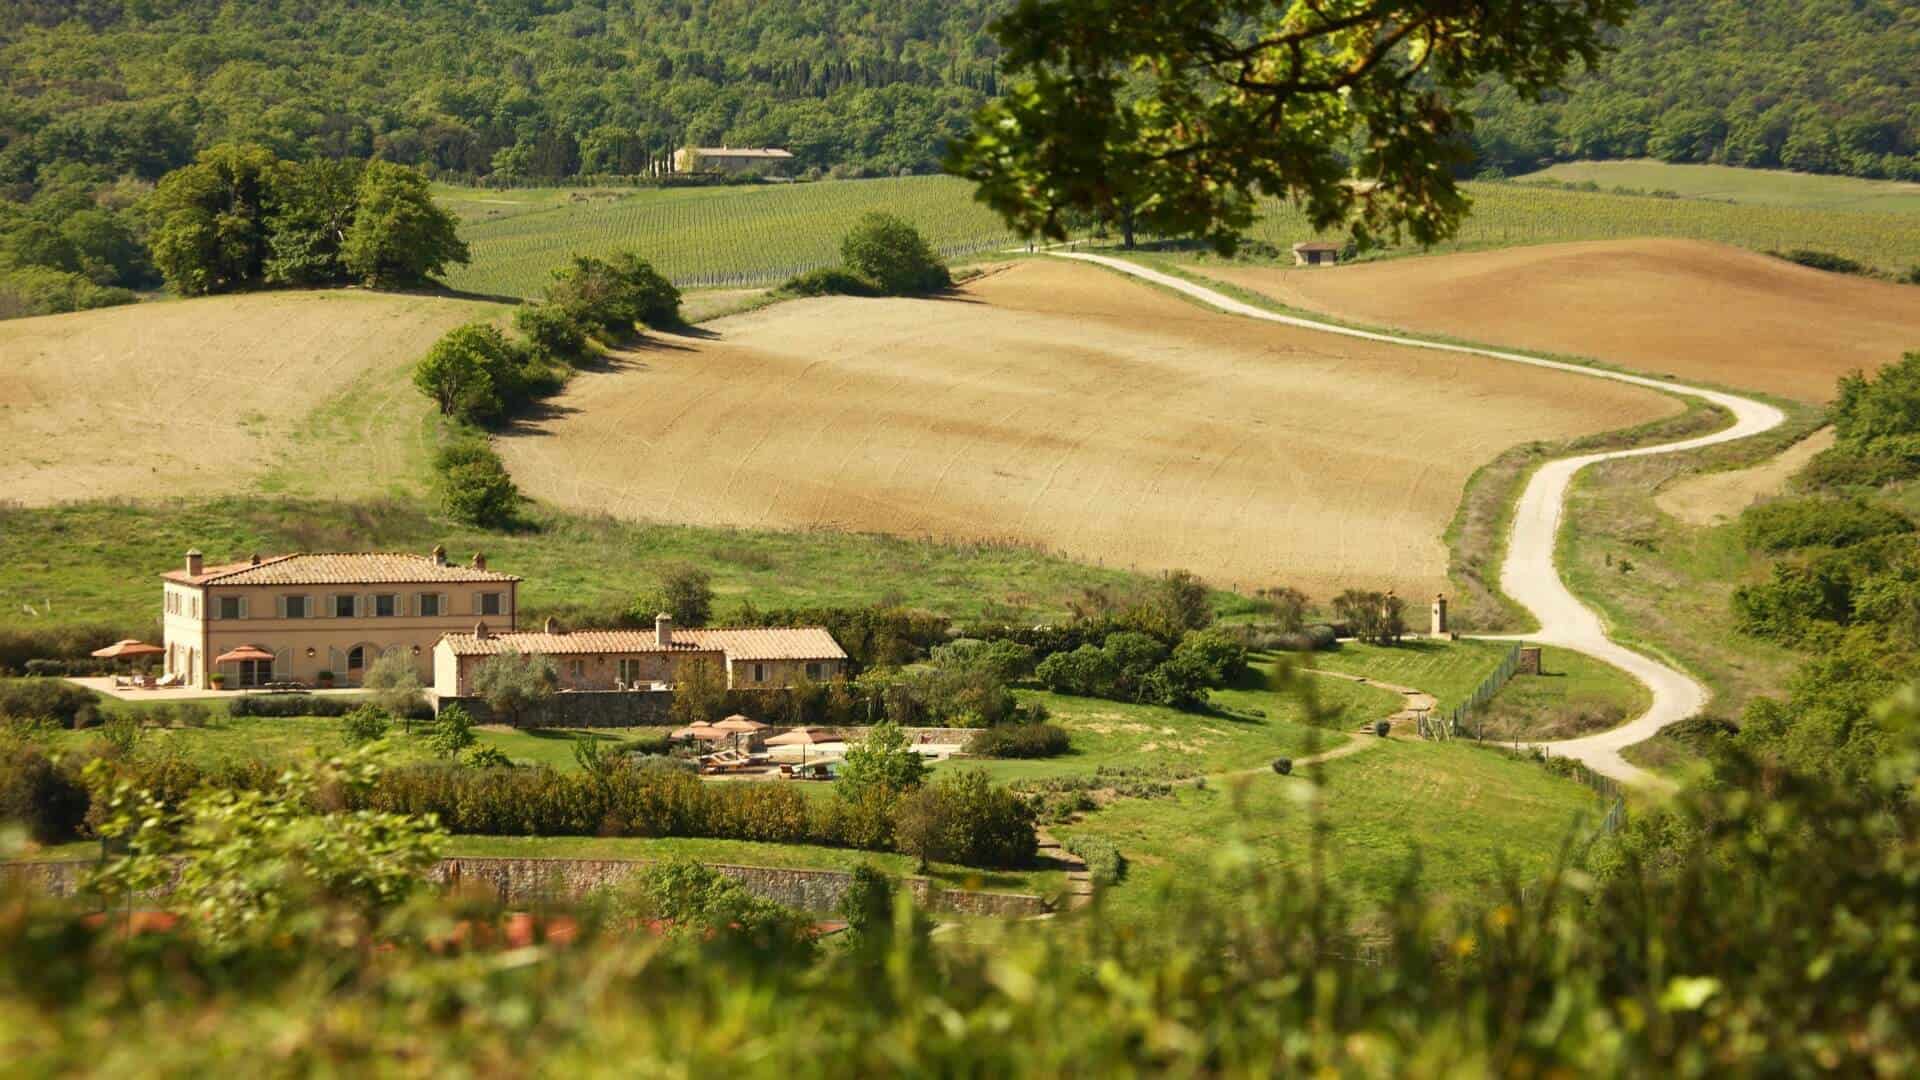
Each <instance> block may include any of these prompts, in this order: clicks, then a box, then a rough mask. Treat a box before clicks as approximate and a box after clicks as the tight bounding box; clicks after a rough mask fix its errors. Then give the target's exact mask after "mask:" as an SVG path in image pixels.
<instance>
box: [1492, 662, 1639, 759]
mask: <svg viewBox="0 0 1920 1080" xmlns="http://www.w3.org/2000/svg"><path fill="white" fill-rule="evenodd" d="M1652 704H1653V692H1652V691H1650V690H1648V689H1647V686H1646V684H1645V683H1642V682H1641V681H1639V680H1638V679H1635V678H1634V677H1633V676H1631V675H1628V674H1627V673H1626V672H1624V671H1621V670H1620V669H1619V668H1616V667H1614V666H1613V665H1611V664H1604V663H1601V662H1600V661H1598V660H1595V659H1594V658H1592V657H1590V656H1587V655H1586V654H1584V653H1577V652H1574V651H1572V650H1570V649H1559V648H1552V647H1546V648H1543V649H1541V651H1540V674H1538V675H1515V676H1514V677H1513V678H1512V679H1509V680H1508V681H1507V685H1505V686H1503V687H1501V688H1500V692H1499V693H1498V694H1495V695H1494V697H1493V700H1492V701H1490V702H1488V703H1487V712H1486V721H1485V726H1486V730H1487V735H1488V737H1489V738H1502V739H1522V740H1526V739H1533V740H1540V741H1546V740H1549V739H1565V738H1571V737H1572V736H1575V735H1585V734H1588V733H1590V732H1595V731H1605V730H1607V729H1608V728H1614V727H1619V726H1620V725H1621V724H1624V723H1626V722H1627V721H1628V720H1631V719H1633V718H1634V717H1636V716H1639V715H1640V714H1641V713H1643V712H1645V711H1647V708H1648V707H1649V706H1651V705H1652Z"/></svg>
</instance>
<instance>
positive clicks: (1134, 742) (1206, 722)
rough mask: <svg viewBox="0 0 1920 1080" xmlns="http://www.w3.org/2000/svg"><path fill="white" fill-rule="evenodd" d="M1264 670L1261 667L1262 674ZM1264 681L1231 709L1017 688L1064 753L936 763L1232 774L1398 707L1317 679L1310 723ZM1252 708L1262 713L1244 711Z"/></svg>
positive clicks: (1304, 749) (1386, 698) (994, 768)
mask: <svg viewBox="0 0 1920 1080" xmlns="http://www.w3.org/2000/svg"><path fill="white" fill-rule="evenodd" d="M1266 670H1267V669H1266V668H1265V667H1264V666H1263V667H1262V668H1260V669H1259V671H1260V673H1261V674H1262V675H1264V674H1265V671H1266ZM1262 681H1263V680H1258V679H1257V680H1253V682H1252V684H1251V685H1248V686H1247V687H1245V688H1242V689H1235V690H1216V691H1214V692H1213V696H1214V700H1215V701H1216V702H1217V703H1219V704H1221V705H1224V706H1226V707H1227V708H1229V709H1232V710H1235V712H1234V713H1232V714H1226V713H1213V714H1206V713H1189V712H1181V711H1179V710H1176V709H1168V708H1164V707H1162V706H1159V705H1133V704H1129V703H1126V702H1119V701H1103V700H1100V699H1098V698H1081V697H1068V696H1066V695H1063V694H1050V693H1046V692H1043V691H1027V690H1023V691H1021V692H1020V698H1021V700H1022V701H1029V702H1031V701H1038V702H1040V703H1041V704H1043V705H1045V706H1046V708H1047V712H1048V714H1049V716H1050V718H1051V719H1052V721H1053V722H1054V723H1056V724H1059V725H1060V726H1061V727H1063V728H1065V729H1067V733H1068V734H1069V735H1070V736H1071V737H1072V740H1073V749H1072V750H1071V751H1070V752H1069V753H1066V754H1063V755H1061V756H1059V757H1053V758H1041V759H1037V760H1006V761H1002V760H985V759H976V758H963V759H957V760H954V761H952V762H949V763H945V764H943V765H941V766H940V768H968V769H983V770H985V771H986V772H987V773H988V775H990V776H992V777H993V778H994V779H995V780H999V781H1008V780H1023V779H1031V778H1036V777H1045V776H1065V775H1069V774H1084V773H1091V772H1093V771H1094V770H1095V769H1098V768H1100V767H1101V766H1107V767H1115V766H1129V767H1144V768H1147V769H1150V770H1162V771H1165V772H1167V773H1170V774H1174V775H1180V776H1192V775H1199V774H1203V773H1218V772H1232V771H1235V770H1239V769H1251V768H1260V767H1262V766H1265V765H1267V764H1268V763H1269V762H1271V761H1272V760H1273V759H1274V758H1276V757H1283V756H1284V757H1300V756H1303V755H1305V754H1308V753H1311V752H1313V751H1314V750H1326V749H1330V748H1332V747H1334V746H1337V745H1339V744H1341V743H1343V742H1345V741H1346V740H1347V739H1348V738H1349V737H1350V736H1349V735H1347V734H1346V730H1350V729H1352V728H1355V727H1358V726H1359V725H1360V724H1361V723H1363V722H1365V721H1367V720H1373V719H1378V718H1380V717H1383V716H1387V715H1389V714H1391V713H1392V712H1393V711H1394V710H1395V709H1397V708H1399V705H1400V698H1399V696H1398V695H1395V694H1390V693H1387V692H1386V691H1384V690H1380V689H1377V688H1375V687H1370V686H1358V685H1354V684H1352V683H1344V682H1333V681H1328V682H1326V683H1316V684H1315V689H1316V690H1317V691H1318V692H1319V698H1320V705H1321V707H1322V708H1326V709H1329V710H1333V714H1334V716H1335V717H1337V720H1336V722H1335V727H1334V728H1316V727H1310V726H1308V724H1307V722H1306V710H1305V708H1304V706H1303V705H1302V704H1301V703H1300V702H1299V701H1298V700H1296V699H1295V698H1293V697H1290V696H1286V695H1282V694H1279V693H1277V692H1275V691H1273V690H1271V689H1268V688H1266V687H1265V686H1264V685H1260V683H1261V682H1262ZM1252 709H1258V710H1261V711H1263V712H1265V713H1266V716H1265V717H1254V716H1251V715H1246V711H1247V710H1252ZM816 786H818V787H822V788H824V787H827V786H828V785H824V784H822V785H816Z"/></svg>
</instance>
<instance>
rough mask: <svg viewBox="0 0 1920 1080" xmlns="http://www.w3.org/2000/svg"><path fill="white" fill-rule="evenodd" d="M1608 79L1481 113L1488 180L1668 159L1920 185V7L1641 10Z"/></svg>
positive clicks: (1777, 0)
mask: <svg viewBox="0 0 1920 1080" xmlns="http://www.w3.org/2000/svg"><path fill="white" fill-rule="evenodd" d="M1617 38H1618V40H1617V42H1616V45H1617V47H1618V51H1617V52H1615V53H1614V54H1613V56H1612V57H1610V58H1609V59H1608V60H1607V62H1606V63H1605V65H1604V66H1603V67H1602V68H1601V70H1599V71H1597V72H1594V73H1591V74H1588V75H1586V76H1584V77H1581V78H1578V79H1575V80H1574V81H1573V83H1572V84H1571V85H1570V86H1569V88H1568V92H1567V93H1566V94H1564V95H1557V96H1556V97H1555V99H1554V100H1553V101H1550V102H1548V103H1546V104H1544V105H1535V104H1531V103H1528V102H1523V101H1521V100H1519V99H1518V98H1517V97H1515V96H1514V95H1513V94H1512V93H1511V92H1507V91H1501V92H1496V93H1490V94H1488V95H1487V96H1486V98H1485V99H1484V100H1482V101H1481V102H1480V103H1479V104H1478V108H1477V110H1476V111H1477V113H1478V115H1479V120H1480V125H1479V128H1478V130H1477V131H1476V132H1475V137H1474V138H1475V143H1476V144H1477V145H1476V149H1477V151H1478V156H1479V160H1480V163H1481V166H1482V168H1483V169H1486V170H1489V171H1498V172H1502V173H1508V174H1511V173H1516V172H1525V171H1528V170H1531V169H1534V168H1538V167H1539V166H1541V165H1543V164H1545V163H1547V162H1549V161H1555V160H1574V159H1583V158H1636V157H1654V158H1659V159H1661V160H1663V161H1674V162H1714V163H1718V164H1725V165H1742V166H1747V167H1750V168H1779V169H1794V170H1798V171H1800V172H1823V173H1846V174H1849V175H1853V176H1868V177H1878V178H1885V179H1896V180H1920V5H1916V4H1914V3H1912V2H1911V0H1641V5H1640V10H1639V11H1638V12H1637V13H1635V15H1634V16H1633V18H1632V20H1631V21H1629V22H1628V23H1627V25H1626V26H1625V27H1624V28H1622V30H1621V31H1620V32H1619V34H1618V35H1617Z"/></svg>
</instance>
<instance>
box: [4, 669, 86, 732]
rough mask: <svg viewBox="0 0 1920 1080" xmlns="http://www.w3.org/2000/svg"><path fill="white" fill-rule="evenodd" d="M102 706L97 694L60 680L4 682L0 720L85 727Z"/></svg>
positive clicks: (14, 680) (8, 680)
mask: <svg viewBox="0 0 1920 1080" xmlns="http://www.w3.org/2000/svg"><path fill="white" fill-rule="evenodd" d="M99 704H100V698H99V697H98V696H97V695H95V694H94V692H93V691H91V690H88V689H85V688H84V687H79V686H75V685H73V684H72V683H70V682H64V681H62V680H59V679H0V716H12V717H18V718H20V719H23V720H52V721H56V722H58V723H59V724H61V725H62V726H64V727H70V728H71V727H85V726H87V725H88V724H91V723H92V722H93V720H94V717H95V715H96V711H97V709H98V707H99Z"/></svg>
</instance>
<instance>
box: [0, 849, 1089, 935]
mask: <svg viewBox="0 0 1920 1080" xmlns="http://www.w3.org/2000/svg"><path fill="white" fill-rule="evenodd" d="M648 865H649V864H648V863H647V862H646V861H644V860H639V859H494V858H479V857H466V856H459V857H455V858H449V859H442V860H440V862H439V864H438V865H436V866H435V867H434V868H433V869H431V870H429V871H427V877H428V878H429V879H430V880H432V881H433V882H435V883H436V884H439V885H442V886H446V887H449V888H453V887H458V888H462V889H474V888H480V889H486V890H490V891H492V892H493V893H494V894H495V895H496V896H498V898H499V900H500V902H501V903H503V904H506V905H509V906H517V905H522V904H529V903H536V902H539V901H541V900H575V899H578V898H580V897H582V896H585V895H586V894H587V893H589V892H592V891H593V890H595V889H599V888H605V887H609V886H617V885H619V884H620V883H622V882H624V881H626V880H627V879H628V878H630V877H632V876H633V875H634V874H636V873H638V872H639V871H640V870H642V869H644V868H645V867H646V866H648ZM709 865H711V866H712V867H713V869H715V870H718V871H719V872H721V873H723V874H725V875H727V876H728V877H730V878H733V879H734V880H736V881H738V882H740V883H741V884H742V885H745V886H746V887H747V889H748V891H750V892H752V893H753V894H754V895H756V896H763V897H765V898H767V899H769V900H772V901H774V902H776V903H780V904H785V905H786V906H788V907H791V908H797V909H799V910H801V911H808V912H814V913H816V914H828V913H831V912H833V911H834V910H835V909H836V908H837V907H838V906H839V903H840V898H841V897H843V896H845V895H846V892H847V888H848V886H849V885H850V884H851V882H852V880H853V875H851V874H848V873H846V872H844V871H840V870H788V869H781V868H778V867H771V866H735V865H732V864H728V863H712V864H709ZM91 866H93V863H92V862H90V861H83V860H65V861H45V862H14V863H0V881H4V882H16V881H17V882H23V883H25V884H26V885H27V886H28V887H29V888H31V889H34V890H35V891H38V892H43V893H46V894H48V895H50V896H57V897H68V896H72V895H73V894H74V893H75V892H77V891H78V890H79V886H80V881H81V879H82V878H83V877H84V876H85V874H86V871H87V870H88V869H89V868H90V867H91ZM901 885H902V887H904V888H905V889H906V890H907V891H908V892H909V893H911V894H912V896H913V899H914V902H915V903H917V904H919V905H920V906H921V907H923V908H926V909H927V910H929V911H952V912H961V913H965V914H970V915H991V916H997V917H1000V918H1009V919H1018V918H1030V917H1032V916H1035V915H1044V914H1046V913H1047V912H1048V911H1050V910H1051V908H1050V907H1049V905H1048V904H1047V902H1046V901H1045V900H1043V899H1041V898H1040V897H1037V896H1029V895H1027V894H1025V893H991V892H971V891H968V890H965V889H949V888H945V887H943V886H941V885H940V884H939V883H938V882H936V881H933V880H931V879H928V878H923V877H907V878H903V879H901ZM162 891H164V890H162Z"/></svg>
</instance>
